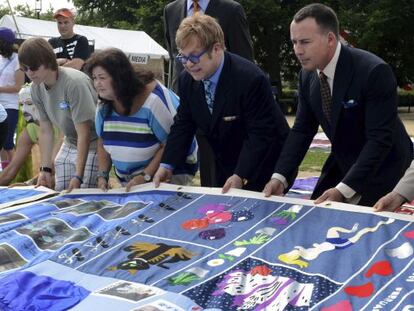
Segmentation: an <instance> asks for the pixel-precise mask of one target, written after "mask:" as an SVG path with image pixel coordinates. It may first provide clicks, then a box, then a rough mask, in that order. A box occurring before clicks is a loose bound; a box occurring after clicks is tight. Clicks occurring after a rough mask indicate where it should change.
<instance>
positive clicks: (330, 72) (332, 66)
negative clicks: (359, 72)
mask: <svg viewBox="0 0 414 311" xmlns="http://www.w3.org/2000/svg"><path fill="white" fill-rule="evenodd" d="M340 52H341V43H340V42H339V41H338V45H337V46H336V50H335V54H334V56H333V57H332V59H331V61H330V62H329V63H328V65H326V67H325V68H324V69H323V70H322V71H323V73H324V74H325V75H326V76H327V77H328V80H330V81H333V79H334V77H335V70H336V65H337V64H338V59H339V54H340ZM317 72H318V75H319V72H321V70H319V69H318V70H317Z"/></svg>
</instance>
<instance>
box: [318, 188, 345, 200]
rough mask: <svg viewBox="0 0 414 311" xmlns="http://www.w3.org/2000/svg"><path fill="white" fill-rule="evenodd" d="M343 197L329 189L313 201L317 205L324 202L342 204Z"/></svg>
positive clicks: (338, 192) (336, 190)
mask: <svg viewBox="0 0 414 311" xmlns="http://www.w3.org/2000/svg"><path fill="white" fill-rule="evenodd" d="M344 199H345V198H344V196H343V195H342V193H341V192H340V191H339V190H338V189H336V188H330V189H328V190H326V191H325V192H324V193H322V195H321V196H320V197H319V198H317V199H316V200H315V202H314V203H315V204H319V203H322V202H325V201H333V202H343V201H344Z"/></svg>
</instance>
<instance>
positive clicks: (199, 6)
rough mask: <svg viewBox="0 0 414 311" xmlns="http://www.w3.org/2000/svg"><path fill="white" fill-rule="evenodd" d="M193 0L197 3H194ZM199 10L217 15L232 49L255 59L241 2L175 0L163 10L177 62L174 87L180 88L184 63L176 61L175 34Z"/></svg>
mask: <svg viewBox="0 0 414 311" xmlns="http://www.w3.org/2000/svg"><path fill="white" fill-rule="evenodd" d="M194 2H195V3H196V4H194ZM197 10H198V11H199V12H200V14H201V13H204V14H206V15H210V16H212V17H214V18H216V19H217V20H218V22H219V24H220V26H221V28H222V30H223V32H224V43H225V44H226V48H227V50H228V51H229V52H231V53H235V54H237V55H240V56H242V57H244V58H246V59H248V60H253V44H252V39H251V37H250V31H249V25H248V23H247V19H246V14H245V13H244V10H243V7H242V6H241V5H240V3H238V2H236V1H233V0H197V1H193V0H175V1H173V2H171V3H169V4H167V5H166V6H165V9H164V33H165V43H166V46H167V50H168V53H169V54H170V59H171V61H172V62H174V65H173V71H172V80H173V89H174V90H175V91H178V78H179V75H180V73H181V72H182V71H183V69H184V67H183V65H182V64H181V63H180V62H178V61H176V58H175V57H176V56H177V54H178V51H177V45H176V43H175V34H176V33H177V29H178V27H179V26H180V23H181V21H182V20H183V19H184V18H185V17H187V16H191V15H193V14H194V13H195V12H194V11H197Z"/></svg>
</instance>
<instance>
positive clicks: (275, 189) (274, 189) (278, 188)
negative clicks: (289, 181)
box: [263, 178, 285, 197]
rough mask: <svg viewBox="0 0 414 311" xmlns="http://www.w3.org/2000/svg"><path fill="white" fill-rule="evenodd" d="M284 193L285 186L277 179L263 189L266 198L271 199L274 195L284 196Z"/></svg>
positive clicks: (273, 179)
mask: <svg viewBox="0 0 414 311" xmlns="http://www.w3.org/2000/svg"><path fill="white" fill-rule="evenodd" d="M283 191H285V186H284V185H283V183H282V182H281V181H280V180H279V179H276V178H272V179H271V180H270V181H269V182H268V183H267V184H266V186H265V187H264V189H263V192H264V194H265V197H270V196H271V195H272V194H273V195H279V196H283Z"/></svg>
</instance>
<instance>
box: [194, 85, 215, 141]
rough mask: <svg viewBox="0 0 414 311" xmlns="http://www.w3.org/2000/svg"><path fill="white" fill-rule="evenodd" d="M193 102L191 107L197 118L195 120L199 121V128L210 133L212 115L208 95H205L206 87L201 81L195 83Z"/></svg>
mask: <svg viewBox="0 0 414 311" xmlns="http://www.w3.org/2000/svg"><path fill="white" fill-rule="evenodd" d="M191 94H192V96H191V102H190V105H193V107H194V108H193V111H194V114H195V116H196V118H195V119H198V120H199V122H198V123H199V127H200V128H201V129H202V130H203V131H204V132H205V133H208V132H209V129H210V124H211V114H210V111H209V110H208V107H207V103H206V95H205V93H204V85H203V82H201V81H194V82H193V86H192V90H191Z"/></svg>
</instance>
